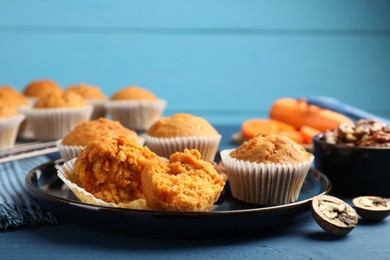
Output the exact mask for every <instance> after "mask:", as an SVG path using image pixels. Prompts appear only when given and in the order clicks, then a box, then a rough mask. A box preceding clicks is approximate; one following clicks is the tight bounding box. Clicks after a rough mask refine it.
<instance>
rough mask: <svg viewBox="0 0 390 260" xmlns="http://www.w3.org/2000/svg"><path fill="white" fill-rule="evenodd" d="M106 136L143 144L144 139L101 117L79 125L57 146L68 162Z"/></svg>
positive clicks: (117, 123) (116, 122)
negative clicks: (128, 139) (123, 137)
mask: <svg viewBox="0 0 390 260" xmlns="http://www.w3.org/2000/svg"><path fill="white" fill-rule="evenodd" d="M106 135H119V136H127V137H129V138H132V139H134V140H135V141H137V142H138V143H140V144H143V139H142V138H140V137H139V136H138V135H137V133H136V132H135V131H133V130H130V129H128V128H126V127H124V126H122V125H121V123H119V122H118V121H113V120H110V119H106V118H102V117H101V118H99V119H95V120H90V121H85V122H82V123H80V124H78V125H77V126H76V127H75V128H74V129H73V130H72V131H70V132H69V133H68V134H67V135H66V136H65V137H64V138H63V139H60V140H58V141H57V142H56V145H57V147H58V149H59V152H60V154H61V157H62V158H63V160H64V161H68V160H70V159H72V158H75V157H77V156H78V154H79V153H80V151H81V150H82V149H83V148H84V147H85V146H87V145H88V144H89V143H92V142H94V141H97V140H100V139H101V138H102V137H103V136H106Z"/></svg>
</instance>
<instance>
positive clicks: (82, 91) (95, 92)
mask: <svg viewBox="0 0 390 260" xmlns="http://www.w3.org/2000/svg"><path fill="white" fill-rule="evenodd" d="M66 91H73V92H76V93H77V94H79V95H80V96H82V97H83V98H84V99H85V100H86V101H87V102H88V103H89V104H91V105H92V106H93V112H92V115H91V119H98V118H100V117H104V116H105V115H106V109H105V106H104V103H105V102H106V101H107V100H108V97H107V96H106V95H105V94H104V93H103V92H102V91H101V90H100V88H99V87H97V86H93V85H88V84H84V83H78V84H74V85H70V86H68V87H67V88H66Z"/></svg>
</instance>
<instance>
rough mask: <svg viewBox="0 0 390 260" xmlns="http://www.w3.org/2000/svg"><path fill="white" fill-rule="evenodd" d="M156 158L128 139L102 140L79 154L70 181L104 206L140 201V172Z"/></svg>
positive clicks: (108, 137)
mask: <svg viewBox="0 0 390 260" xmlns="http://www.w3.org/2000/svg"><path fill="white" fill-rule="evenodd" d="M156 157H157V155H156V154H155V153H153V152H151V151H150V150H149V149H148V148H147V147H143V146H142V145H140V144H139V143H137V142H136V141H134V140H133V139H131V138H128V137H124V136H104V137H102V138H101V139H100V140H98V141H95V142H92V143H90V144H88V145H87V146H86V147H85V148H84V149H83V150H81V152H80V154H79V156H78V157H77V159H76V161H75V165H74V171H75V174H76V176H77V177H76V180H74V181H75V183H76V184H79V186H80V187H82V188H84V189H85V190H86V191H87V192H89V193H91V194H93V195H94V196H95V197H96V198H98V199H101V200H103V201H105V202H113V203H117V204H119V203H129V202H131V201H133V200H136V199H140V198H143V197H144V194H143V191H142V186H141V182H142V181H141V172H142V170H143V169H144V168H145V166H146V165H147V163H148V162H149V161H150V160H151V159H153V158H156Z"/></svg>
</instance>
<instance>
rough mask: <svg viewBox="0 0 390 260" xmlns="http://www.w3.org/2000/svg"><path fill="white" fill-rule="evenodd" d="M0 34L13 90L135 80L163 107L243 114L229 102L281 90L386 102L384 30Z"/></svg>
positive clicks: (243, 102)
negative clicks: (45, 81) (41, 82)
mask: <svg viewBox="0 0 390 260" xmlns="http://www.w3.org/2000/svg"><path fill="white" fill-rule="evenodd" d="M0 43H1V44H0V46H1V48H0V57H1V60H2V62H1V63H0V79H1V84H11V85H14V86H15V87H17V88H18V89H22V88H23V86H24V85H25V84H26V83H27V82H28V81H30V80H31V79H35V78H45V77H49V78H52V79H54V80H57V81H58V82H59V83H61V84H62V85H63V86H66V85H68V84H71V83H75V82H79V81H82V82H87V83H91V84H96V85H99V86H101V87H102V88H103V90H104V91H105V92H106V93H107V94H108V95H111V94H112V93H113V92H114V91H116V90H118V89H120V88H122V87H124V86H126V85H128V84H137V85H140V86H143V87H145V88H148V89H150V90H152V91H153V92H155V93H156V94H157V95H158V96H160V97H162V98H165V99H167V100H168V111H169V112H185V111H192V112H196V111H198V112H199V113H206V112H205V111H207V113H209V115H211V116H212V115H213V113H214V114H215V113H217V114H218V115H219V114H220V115H221V116H227V117H229V118H233V119H232V120H235V119H234V118H238V117H239V118H242V114H239V115H234V114H229V113H230V112H229V111H242V112H243V113H244V116H245V115H249V114H250V115H252V114H253V113H256V111H259V113H260V112H261V113H263V114H264V113H265V112H266V111H268V109H269V107H270V105H271V104H272V102H273V101H274V100H275V99H277V98H280V97H284V96H292V97H304V96H309V95H329V96H333V97H337V98H339V99H341V100H343V101H345V102H347V103H350V104H351V105H354V106H357V107H360V108H363V109H367V110H370V111H390V107H389V103H388V100H389V97H390V88H389V83H390V37H383V36H380V37H367V36H349V37H346V36H339V37H321V36H293V35H290V36H258V35H255V36H253V35H248V36H244V37H243V36H234V35H214V36H207V37H206V36H199V35H195V36H194V35H183V36H173V35H84V34H62V33H59V34H49V35H47V34H37V33H23V34H20V33H1V34H0ZM210 111H211V112H210ZM212 111H214V112H212ZM247 112H249V113H248V114H245V113H247ZM207 113H206V114H207ZM248 117H250V116H248ZM234 122H237V121H234Z"/></svg>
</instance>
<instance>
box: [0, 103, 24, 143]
mask: <svg viewBox="0 0 390 260" xmlns="http://www.w3.org/2000/svg"><path fill="white" fill-rule="evenodd" d="M23 119H24V115H22V114H19V113H18V111H17V108H16V106H10V105H6V104H4V103H3V102H0V150H3V149H9V148H12V147H13V146H14V144H15V140H16V136H17V134H18V130H19V126H20V124H21V123H22V121H23Z"/></svg>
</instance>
